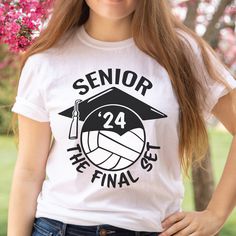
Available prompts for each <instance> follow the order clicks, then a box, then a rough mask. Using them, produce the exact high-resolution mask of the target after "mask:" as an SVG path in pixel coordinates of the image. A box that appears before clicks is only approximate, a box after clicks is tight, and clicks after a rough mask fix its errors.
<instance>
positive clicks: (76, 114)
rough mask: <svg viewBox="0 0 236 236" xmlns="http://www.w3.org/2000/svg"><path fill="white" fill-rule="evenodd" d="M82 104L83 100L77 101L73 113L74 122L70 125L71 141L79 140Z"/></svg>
mask: <svg viewBox="0 0 236 236" xmlns="http://www.w3.org/2000/svg"><path fill="white" fill-rule="evenodd" d="M80 102H82V100H80V99H78V100H76V101H75V105H74V110H73V113H72V122H71V125H70V133H69V139H77V138H78V123H79V103H80Z"/></svg>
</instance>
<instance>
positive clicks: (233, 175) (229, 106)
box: [161, 89, 236, 236]
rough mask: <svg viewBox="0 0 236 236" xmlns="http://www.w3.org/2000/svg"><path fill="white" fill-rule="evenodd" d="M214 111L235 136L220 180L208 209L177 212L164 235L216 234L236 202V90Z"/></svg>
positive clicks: (168, 223) (211, 235)
mask: <svg viewBox="0 0 236 236" xmlns="http://www.w3.org/2000/svg"><path fill="white" fill-rule="evenodd" d="M230 95H231V96H230ZM212 113H213V114H214V115H215V116H216V117H217V118H218V119H219V120H220V121H221V122H222V123H223V124H224V126H225V127H226V128H227V129H228V131H229V132H230V133H231V134H232V135H233V140H232V143H231V148H230V151H229V155H228V158H227V161H226V165H225V167H224V171H223V174H222V176H221V179H220V182H219V184H218V185H217V187H216V190H215V192H214V194H213V196H212V198H211V200H210V202H209V204H208V207H207V209H206V210H205V211H201V212H179V213H174V214H173V215H171V216H169V217H168V218H167V219H165V220H164V221H163V228H164V229H165V231H164V232H163V233H162V234H161V236H169V235H175V236H189V235H191V236H198V235H199V236H213V235H215V234H216V233H217V232H219V230H220V229H221V228H222V226H223V224H224V222H225V221H226V219H227V217H228V216H229V214H230V213H231V211H232V210H233V208H234V207H235V205H236V182H235V181H236V89H234V90H232V91H231V93H230V94H228V95H225V96H223V97H222V98H220V99H219V101H218V103H217V104H216V105H215V107H214V108H213V110H212Z"/></svg>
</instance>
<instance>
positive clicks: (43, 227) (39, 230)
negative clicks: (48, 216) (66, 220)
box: [32, 218, 60, 236]
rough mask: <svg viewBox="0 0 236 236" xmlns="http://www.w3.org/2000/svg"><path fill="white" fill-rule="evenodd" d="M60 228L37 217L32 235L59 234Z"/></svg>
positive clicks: (51, 235) (48, 235)
mask: <svg viewBox="0 0 236 236" xmlns="http://www.w3.org/2000/svg"><path fill="white" fill-rule="evenodd" d="M59 232H60V230H59V229H56V228H54V227H52V226H50V224H48V223H47V222H46V221H45V220H42V219H40V218H39V219H36V220H35V221H34V224H33V231H32V236H58V235H60V234H59Z"/></svg>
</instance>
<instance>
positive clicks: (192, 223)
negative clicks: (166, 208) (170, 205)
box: [160, 210, 224, 236]
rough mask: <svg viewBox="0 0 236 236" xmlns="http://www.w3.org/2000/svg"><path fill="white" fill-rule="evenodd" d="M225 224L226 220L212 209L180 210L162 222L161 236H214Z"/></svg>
mask: <svg viewBox="0 0 236 236" xmlns="http://www.w3.org/2000/svg"><path fill="white" fill-rule="evenodd" d="M223 224H224V220H223V219H221V218H220V217H218V216H217V215H216V214H215V213H214V212H213V211H211V210H204V211H195V212H178V213H174V214H172V215H170V216H169V217H167V218H166V219H165V220H164V221H163V222H162V227H163V228H164V231H163V232H162V233H161V234H160V236H171V235H174V236H214V235H216V234H217V233H218V232H219V231H220V229H221V227H222V226H223Z"/></svg>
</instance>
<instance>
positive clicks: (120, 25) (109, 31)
mask: <svg viewBox="0 0 236 236" xmlns="http://www.w3.org/2000/svg"><path fill="white" fill-rule="evenodd" d="M84 27H85V30H86V31H87V33H88V34H89V35H90V36H91V37H93V38H95V39H97V40H101V41H110V42H114V41H121V40H125V39H128V38H130V37H131V16H128V17H126V18H123V19H119V20H110V19H106V18H103V17H101V16H99V15H97V14H96V13H95V12H93V11H92V10H90V16H89V19H88V20H87V22H86V23H85V24H84Z"/></svg>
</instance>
